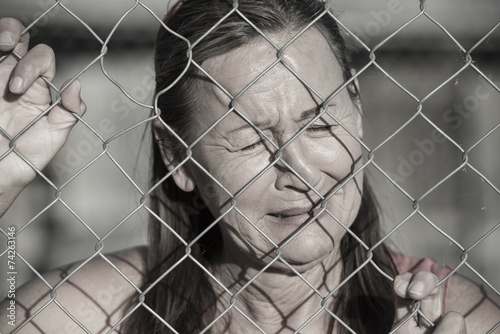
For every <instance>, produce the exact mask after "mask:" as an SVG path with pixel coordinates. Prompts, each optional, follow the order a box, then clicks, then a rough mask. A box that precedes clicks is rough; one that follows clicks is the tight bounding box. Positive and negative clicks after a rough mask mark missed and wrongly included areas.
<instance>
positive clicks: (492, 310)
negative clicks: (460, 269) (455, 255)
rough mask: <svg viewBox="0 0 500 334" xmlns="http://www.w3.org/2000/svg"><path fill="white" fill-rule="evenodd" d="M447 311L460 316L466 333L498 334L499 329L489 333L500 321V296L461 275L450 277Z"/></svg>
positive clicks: (485, 286) (483, 285) (484, 285)
mask: <svg viewBox="0 0 500 334" xmlns="http://www.w3.org/2000/svg"><path fill="white" fill-rule="evenodd" d="M446 300H447V305H448V307H447V309H448V311H455V312H458V313H460V314H462V315H463V316H464V318H465V323H466V324H467V333H486V332H488V333H492V334H500V327H498V328H497V329H496V330H495V331H492V332H489V330H491V329H492V328H493V327H494V326H495V325H497V326H498V323H499V321H500V296H499V295H498V292H495V291H493V290H492V289H491V288H489V287H488V286H487V285H486V284H481V285H480V284H476V283H475V282H473V281H471V280H469V279H467V278H465V277H464V276H462V275H459V274H455V275H453V276H451V277H450V283H449V289H448V294H447V298H446Z"/></svg>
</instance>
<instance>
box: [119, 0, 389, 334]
mask: <svg viewBox="0 0 500 334" xmlns="http://www.w3.org/2000/svg"><path fill="white" fill-rule="evenodd" d="M237 4H238V11H239V12H240V13H241V14H243V15H244V17H245V18H246V19H248V20H249V21H251V22H252V23H253V24H254V25H255V26H256V27H257V28H258V29H260V30H261V31H262V32H263V33H266V34H269V33H279V32H286V31H296V32H298V31H300V30H301V29H302V28H304V27H305V26H307V25H308V24H309V23H310V22H311V21H312V20H313V19H315V18H318V17H319V16H320V15H321V14H322V13H324V11H325V2H323V1H320V0H240V1H238V2H237ZM232 9H233V0H185V1H183V2H182V5H180V6H178V8H176V9H175V13H173V14H172V13H170V14H169V15H167V17H166V19H165V23H166V24H167V26H168V27H169V28H170V29H172V30H173V31H174V32H176V33H177V34H179V35H182V36H183V37H184V38H186V39H187V40H189V41H190V42H191V43H194V42H196V43H197V44H196V46H195V47H194V48H193V49H192V58H193V59H194V60H195V61H196V62H197V63H198V64H202V63H203V62H204V61H205V60H207V59H209V58H212V57H215V56H218V55H222V54H225V53H228V52H230V51H232V50H234V49H236V48H238V47H240V46H242V45H245V44H247V43H248V42H250V41H252V40H253V39H255V38H257V37H258V36H259V33H258V32H257V31H256V30H255V29H254V28H253V27H251V26H250V25H249V24H248V23H247V22H246V21H245V20H244V19H242V18H241V16H240V15H239V14H237V13H233V14H232V15H230V16H228V17H227V18H226V19H225V20H224V21H223V22H220V21H221V19H222V18H223V17H224V16H225V15H226V14H227V13H229V12H230V11H231V10H232ZM213 27H215V28H213ZM314 27H315V28H317V29H319V31H320V32H321V33H322V34H323V36H324V37H325V38H326V40H327V41H328V43H329V44H330V46H331V49H332V51H333V52H334V54H335V55H336V57H337V60H338V62H339V64H340V66H341V68H342V69H343V76H344V80H346V81H347V80H349V79H351V77H352V74H351V68H350V66H349V59H348V58H349V57H348V52H347V49H346V46H345V43H344V40H343V38H342V36H341V34H340V30H339V27H338V25H337V24H336V22H335V20H334V19H333V18H332V17H331V16H330V15H328V14H327V15H323V16H321V17H320V18H319V19H318V20H317V21H316V22H315V24H314ZM209 29H212V31H211V32H210V33H209V34H208V35H206V36H204V37H203V39H201V40H200V38H201V37H202V36H203V35H204V34H205V33H206V32H207V31H208V30H209ZM187 51H188V46H187V43H186V42H185V41H184V40H182V39H181V38H179V37H178V36H176V34H172V33H170V32H168V31H166V30H165V29H163V28H161V29H160V32H159V34H158V38H157V44H156V53H155V64H156V93H158V92H161V91H163V90H165V89H166V88H167V87H169V86H170V85H171V84H172V83H173V82H175V81H176V80H177V79H178V78H179V77H181V76H182V77H181V79H180V80H179V81H178V82H177V83H176V84H175V85H173V86H172V87H171V88H170V89H168V90H166V91H165V92H164V93H163V94H162V95H161V96H159V99H158V107H159V109H160V110H161V118H162V120H163V121H164V122H165V123H166V124H168V126H169V127H170V128H171V129H173V130H174V131H175V132H176V133H177V134H178V135H179V137H180V138H182V139H183V140H184V141H185V142H188V143H189V142H191V141H192V140H193V139H194V138H191V133H190V127H189V118H190V115H191V113H192V111H193V110H195V107H196V106H194V105H193V102H192V101H194V100H195V99H194V96H195V94H196V91H195V89H194V87H195V85H194V84H193V81H194V80H196V78H197V76H198V75H199V70H197V69H196V67H194V66H193V65H192V64H190V65H189V67H188V69H187V72H185V73H183V71H184V70H185V68H186V66H187V65H188V64H189V59H188V53H187ZM349 94H350V95H351V98H352V99H358V98H359V93H358V90H357V87H355V85H350V86H349ZM160 140H162V141H164V142H163V143H162V144H163V145H164V147H165V146H167V147H169V148H170V149H171V150H172V151H173V152H176V156H177V157H178V160H179V162H180V161H182V159H183V158H184V157H185V155H186V150H185V146H183V144H182V143H181V142H180V141H179V140H177V139H176V138H175V136H172V135H170V136H168V135H166V136H164V138H160ZM152 172H153V173H152V180H151V182H152V185H153V186H156V185H157V184H158V182H160V181H161V180H162V179H163V178H164V177H165V175H167V173H168V170H167V168H166V166H165V164H164V162H163V160H162V156H161V151H160V147H159V144H158V143H157V142H155V141H154V142H153V171H152ZM149 207H150V208H151V209H152V211H153V212H154V213H155V214H154V215H152V218H151V221H150V227H149V238H150V245H149V250H148V256H147V275H146V280H145V282H144V285H143V290H145V289H150V288H151V287H152V289H151V290H150V291H149V292H148V293H147V294H146V299H145V304H146V305H147V306H148V308H150V309H151V310H153V311H154V312H155V313H156V314H157V315H158V316H155V315H153V313H152V312H150V310H148V309H146V308H145V307H143V306H141V307H139V308H138V309H137V310H136V311H135V312H134V313H133V314H132V315H131V316H130V317H129V318H128V319H127V321H126V323H125V326H124V328H126V330H127V332H128V333H144V334H146V333H148V334H150V333H171V330H170V329H169V328H168V326H166V325H165V323H164V322H166V323H168V325H169V326H171V327H172V328H174V329H175V330H176V331H177V332H179V333H192V332H198V331H201V330H202V329H203V328H204V327H205V326H206V325H207V324H208V323H210V322H211V321H212V320H213V317H212V316H215V309H214V307H215V299H216V297H215V293H214V291H213V289H212V287H211V284H210V282H209V279H208V277H207V275H206V273H204V272H203V270H201V269H200V267H199V266H198V264H197V263H196V262H195V261H194V260H193V259H196V261H198V262H199V263H201V264H202V265H207V264H209V263H210V261H211V259H212V257H213V256H214V254H215V253H216V252H217V251H218V250H220V249H221V244H222V241H221V240H222V238H221V235H220V231H219V227H218V226H217V225H215V226H213V227H212V228H211V229H210V230H209V231H208V232H207V233H206V234H205V235H204V237H203V238H201V240H199V242H197V243H195V244H194V245H193V246H192V247H190V248H189V252H190V253H189V255H190V256H191V257H192V258H190V257H186V245H185V243H184V241H185V242H188V243H189V242H190V241H192V240H193V239H195V238H196V237H197V236H198V235H199V234H200V233H201V232H203V231H204V230H205V229H206V228H207V227H208V226H209V225H210V224H212V223H213V222H214V220H215V217H213V216H212V214H211V213H210V212H209V210H208V209H207V207H206V205H204V203H203V200H202V199H201V196H200V193H199V191H193V192H189V193H186V192H184V191H182V190H181V189H179V188H178V187H177V186H176V184H175V183H174V181H173V180H172V178H171V177H169V178H167V179H166V180H164V181H163V182H162V183H161V184H159V185H158V186H157V187H156V188H155V190H154V192H153V193H152V195H151V197H150V205H149ZM351 230H352V232H353V233H354V234H355V235H357V236H358V237H359V238H360V239H361V240H363V242H364V243H365V244H366V245H368V246H372V245H374V244H375V243H377V242H378V241H379V238H380V227H379V216H378V213H377V206H376V203H375V200H374V197H373V194H372V191H371V189H370V187H369V186H368V184H366V182H365V186H364V190H363V196H362V202H361V207H360V210H359V213H358V215H357V218H356V219H355V221H354V223H353V224H352V226H351ZM172 231H175V233H173V232H172ZM179 237H180V238H182V240H181V239H179ZM341 256H342V259H343V272H342V277H343V278H345V277H347V276H349V275H350V274H351V273H353V272H354V271H355V270H356V269H357V268H358V267H359V266H360V265H361V264H362V263H363V262H365V261H366V259H367V252H366V249H364V248H363V247H362V246H360V245H359V243H358V242H357V241H356V240H355V239H354V238H353V237H352V236H350V235H349V234H346V235H345V237H344V238H343V239H342V241H341ZM372 262H373V263H374V264H376V265H377V266H378V267H379V268H380V269H382V270H384V271H385V272H387V273H392V272H394V266H393V265H392V261H391V259H390V255H389V254H388V251H387V249H386V248H385V246H383V245H382V246H380V247H377V248H376V249H375V250H374V251H373V258H372ZM165 273H168V274H166V275H165ZM159 278H161V279H159ZM392 299H393V298H392V286H391V283H390V281H389V280H387V279H385V278H384V277H383V276H382V275H381V274H380V273H379V271H378V270H376V269H375V267H374V266H373V265H372V264H369V265H367V266H365V267H364V268H363V269H362V270H360V271H359V272H358V273H357V274H356V275H355V276H354V277H353V278H352V279H350V280H349V281H348V282H347V283H346V284H345V285H344V286H343V287H342V288H341V289H340V290H339V294H338V296H337V297H336V301H335V303H334V309H333V310H332V311H333V312H335V314H337V315H338V316H339V317H340V318H341V319H342V320H343V321H344V322H345V323H347V324H348V325H349V326H350V327H351V328H352V329H353V330H355V331H356V332H358V333H367V332H369V333H387V332H388V331H389V330H390V328H391V325H392V322H393V315H394V307H393V304H392ZM136 304H137V300H133V301H131V305H136ZM211 317H212V318H211ZM339 328H341V332H344V331H345V332H346V333H347V330H345V328H344V327H342V326H340V327H339Z"/></svg>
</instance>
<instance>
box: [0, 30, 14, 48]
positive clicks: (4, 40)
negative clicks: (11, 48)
mask: <svg viewBox="0 0 500 334" xmlns="http://www.w3.org/2000/svg"><path fill="white" fill-rule="evenodd" d="M12 43H14V37H12V34H11V33H10V32H6V31H4V32H3V33H1V34H0V45H1V46H3V45H12Z"/></svg>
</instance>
